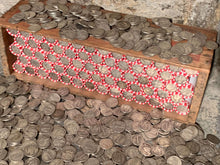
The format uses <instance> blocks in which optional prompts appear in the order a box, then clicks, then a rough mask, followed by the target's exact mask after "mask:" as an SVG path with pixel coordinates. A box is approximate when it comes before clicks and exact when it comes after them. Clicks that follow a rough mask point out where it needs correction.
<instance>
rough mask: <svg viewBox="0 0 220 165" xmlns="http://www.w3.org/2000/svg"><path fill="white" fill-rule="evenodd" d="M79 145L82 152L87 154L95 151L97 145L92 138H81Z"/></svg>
mask: <svg viewBox="0 0 220 165" xmlns="http://www.w3.org/2000/svg"><path fill="white" fill-rule="evenodd" d="M81 147H82V150H83V151H84V153H87V154H91V153H95V152H96V151H97V149H98V145H97V144H96V143H95V142H94V141H93V140H92V139H83V140H82V142H81Z"/></svg>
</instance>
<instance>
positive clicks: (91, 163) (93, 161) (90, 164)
mask: <svg viewBox="0 0 220 165" xmlns="http://www.w3.org/2000/svg"><path fill="white" fill-rule="evenodd" d="M84 164H85V165H99V160H98V159H97V158H89V159H88V160H87V161H86V162H85V163H84Z"/></svg>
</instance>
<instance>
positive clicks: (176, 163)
mask: <svg viewBox="0 0 220 165" xmlns="http://www.w3.org/2000/svg"><path fill="white" fill-rule="evenodd" d="M167 163H168V164H170V165H182V161H181V159H180V158H179V157H178V156H170V157H169V158H168V159H167Z"/></svg>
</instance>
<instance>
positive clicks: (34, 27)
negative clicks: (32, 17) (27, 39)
mask: <svg viewBox="0 0 220 165" xmlns="http://www.w3.org/2000/svg"><path fill="white" fill-rule="evenodd" d="M28 30H30V31H31V32H34V33H35V32H37V31H40V30H41V26H40V25H39V24H31V25H30V26H29V27H28Z"/></svg>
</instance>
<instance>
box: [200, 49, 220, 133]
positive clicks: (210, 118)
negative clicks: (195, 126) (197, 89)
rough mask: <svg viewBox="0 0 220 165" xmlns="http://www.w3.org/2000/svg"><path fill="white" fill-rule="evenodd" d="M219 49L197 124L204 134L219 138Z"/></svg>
mask: <svg viewBox="0 0 220 165" xmlns="http://www.w3.org/2000/svg"><path fill="white" fill-rule="evenodd" d="M219 73H220V48H218V49H217V50H216V52H215V58H214V62H213V67H212V71H211V74H210V77H209V81H208V85H207V88H206V91H205V95H204V98H203V102H202V105H201V108H200V111H199V115H198V118H197V122H198V123H199V124H200V125H201V126H202V128H203V129H204V130H205V133H207V134H208V133H213V134H215V135H217V136H218V137H220V127H219V123H220V95H219V91H220V77H219Z"/></svg>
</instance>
